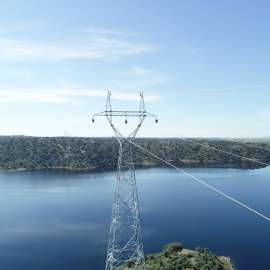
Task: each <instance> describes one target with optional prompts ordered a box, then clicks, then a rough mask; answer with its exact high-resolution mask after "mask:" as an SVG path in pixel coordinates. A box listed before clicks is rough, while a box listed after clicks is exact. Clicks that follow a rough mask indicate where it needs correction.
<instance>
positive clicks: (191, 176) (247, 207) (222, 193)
mask: <svg viewBox="0 0 270 270" xmlns="http://www.w3.org/2000/svg"><path fill="white" fill-rule="evenodd" d="M119 135H120V136H121V137H122V138H123V139H124V140H126V141H128V142H129V143H131V144H132V145H134V146H136V147H137V148H139V149H141V150H143V151H144V152H146V153H148V154H149V155H151V156H153V157H155V158H157V159H159V160H160V161H162V162H164V163H166V164H167V165H169V166H171V167H172V168H174V169H176V170H178V171H180V172H182V173H184V174H185V175H187V176H189V177H190V178H193V179H194V180H196V181H198V182H200V183H201V184H203V185H205V186H207V187H209V188H211V189H212V190H214V191H216V192H218V193H219V194H221V195H223V196H224V197H226V198H228V199H230V200H232V201H233V202H235V203H237V204H239V205H241V206H243V207H245V208H246V209H248V210H250V211H252V212H253V213H255V214H257V215H259V216H261V217H263V218H264V219H266V220H268V221H270V218H268V217H266V216H265V215H263V214H261V213H259V212H257V211H256V210H254V209H252V208H251V207H249V206H247V205H245V204H243V203H241V202H239V201H238V200H236V199H234V198H232V197H230V196H229V195H227V194H225V193H224V192H222V191H220V190H218V189H216V188H214V187H212V186H211V185H209V184H207V183H205V182H203V181H202V180H200V179H198V178H197V177H195V176H193V175H191V174H189V173H187V172H185V171H184V170H182V169H180V168H177V167H176V166H174V165H173V164H171V163H169V162H168V161H166V160H164V159H162V158H160V157H158V156H157V155H155V154H153V153H151V152H150V151H148V150H146V149H145V148H143V147H141V146H139V145H138V144H136V143H134V142H132V141H130V140H128V139H127V138H126V137H124V136H123V135H122V134H121V133H119Z"/></svg>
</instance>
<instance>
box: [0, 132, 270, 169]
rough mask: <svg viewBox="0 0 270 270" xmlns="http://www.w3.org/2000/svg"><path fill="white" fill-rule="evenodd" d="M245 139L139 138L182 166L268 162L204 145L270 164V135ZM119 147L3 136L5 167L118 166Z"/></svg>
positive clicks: (111, 141)
mask: <svg viewBox="0 0 270 270" xmlns="http://www.w3.org/2000/svg"><path fill="white" fill-rule="evenodd" d="M242 142H244V143H239V142H234V141H228V140H222V139H189V141H185V140H182V139H177V138H161V139H160V138H139V139H136V140H135V143H137V144H138V145H140V146H141V147H143V148H145V149H147V150H148V151H150V152H153V153H154V154H156V155H157V156H159V157H161V158H162V159H165V160H167V161H169V162H171V163H173V164H175V165H177V166H183V164H184V166H198V164H199V166H201V165H205V166H219V164H220V163H225V164H231V166H233V167H236V168H241V169H255V168H261V167H265V166H264V165H260V164H257V163H255V162H243V159H241V158H239V157H236V156H232V155H229V154H226V153H224V152H220V151H216V150H214V149H211V148H207V147H204V146H202V145H200V144H203V145H207V146H211V147H214V148H217V149H220V150H224V151H227V152H232V153H234V154H236V155H240V156H244V157H248V158H251V159H258V160H260V161H262V162H265V163H270V151H269V150H266V149H270V141H269V140H252V141H247V140H246V139H243V140H242ZM198 143H199V144H198ZM250 143H251V144H252V145H254V146H257V147H254V146H251V145H250ZM118 151H119V145H118V142H117V140H116V139H115V138H79V137H26V136H0V170H1V171H10V170H42V169H51V168H62V169H70V170H93V169H105V168H116V165H117V158H118ZM133 152H134V161H135V166H136V167H149V166H164V164H163V163H162V162H161V161H160V160H157V159H156V158H154V157H152V156H150V155H149V154H147V153H146V152H144V151H142V150H140V149H138V148H137V147H135V146H134V147H133ZM192 164H193V165H192Z"/></svg>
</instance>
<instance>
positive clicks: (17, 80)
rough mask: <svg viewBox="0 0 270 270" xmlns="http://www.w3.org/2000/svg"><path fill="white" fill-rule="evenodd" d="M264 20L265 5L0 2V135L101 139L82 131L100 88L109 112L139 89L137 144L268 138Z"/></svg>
mask: <svg viewBox="0 0 270 270" xmlns="http://www.w3.org/2000/svg"><path fill="white" fill-rule="evenodd" d="M269 14H270V1H268V0H253V1H250V0H237V1H235V0H226V1H218V0H204V1H202V0H170V1H165V0H162V1H161V0H133V1H132V0H129V1H127V0H114V1H112V0H107V1H105V0H98V1H96V0H95V1H92V0H76V1H75V0H46V1H45V0H38V1H37V0H23V1H22V0H8V1H2V3H1V8H0V124H1V131H0V135H33V136H64V135H65V133H67V134H69V135H71V136H85V137H92V136H106V137H107V136H112V135H113V133H112V131H111V129H110V127H109V125H108V123H107V122H106V119H105V118H98V119H97V118H96V123H95V124H92V123H91V118H92V115H93V114H95V113H98V112H101V111H104V110H105V103H106V94H107V91H111V92H112V96H111V97H112V109H113V110H137V109H138V108H139V94H138V92H144V96H145V101H146V110H147V111H148V112H150V113H153V114H156V115H157V116H158V118H159V124H155V123H154V119H152V118H148V119H146V120H145V122H144V125H143V126H142V129H141V130H140V132H139V134H138V135H139V136H145V137H264V136H270V108H269V100H270V99H269V97H270V77H269V70H270V36H269V26H270V17H269ZM254 86H262V87H254ZM119 121H120V122H119ZM119 121H116V122H115V123H119V125H120V126H119V129H120V130H121V131H122V130H123V131H125V132H128V130H127V128H128V129H132V128H134V127H135V126H134V125H136V124H135V123H134V121H131V122H130V123H129V124H128V125H125V124H123V122H124V119H121V120H119ZM125 132H124V133H125Z"/></svg>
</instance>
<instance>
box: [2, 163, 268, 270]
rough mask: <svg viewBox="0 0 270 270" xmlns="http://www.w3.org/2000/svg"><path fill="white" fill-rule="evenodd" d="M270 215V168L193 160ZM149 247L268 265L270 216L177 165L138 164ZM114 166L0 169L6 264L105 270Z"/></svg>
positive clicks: (249, 268) (241, 266)
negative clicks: (176, 246)
mask: <svg viewBox="0 0 270 270" xmlns="http://www.w3.org/2000/svg"><path fill="white" fill-rule="evenodd" d="M186 171H187V172H189V173H191V174H192V175H194V176H196V177H198V178H200V179H201V180H203V181H205V182H207V183H208V184H210V185H213V186H214V187H216V188H218V189H220V190H222V191H223V192H225V193H227V194H228V195H230V196H232V197H234V198H236V199H237V200H240V201H241V202H242V203H245V204H247V205H248V206H250V207H252V208H254V209H255V210H257V211H259V212H261V213H262V214H264V215H266V216H268V217H269V216H270V196H269V191H270V168H265V169H259V170H246V171H243V170H235V169H215V168H210V169H209V168H208V169H207V168H187V169H186ZM136 178H137V186H138V193H139V202H140V210H141V220H142V229H143V236H144V249H145V253H156V252H160V251H162V249H163V246H164V245H165V244H168V243H171V242H174V241H177V242H178V241H179V242H182V243H183V244H184V246H185V248H188V249H195V248H196V247H197V246H200V247H208V248H209V249H210V250H211V251H212V252H213V253H215V254H217V255H226V256H230V257H231V258H232V260H233V262H234V264H235V266H236V269H237V270H255V269H256V270H266V269H270V263H269V254H270V233H269V232H270V222H269V221H267V220H265V219H263V218H262V217H259V216H257V215H256V214H254V213H252V212H250V211H248V210H247V209H245V208H243V207H241V206H239V205H237V204H235V203H233V202H232V201H230V200H228V199H227V198H225V197H223V196H221V195H220V194H218V193H216V192H214V191H213V190H211V189H209V188H207V187H205V186H204V185H202V184H200V183H198V182H196V181H195V180H193V179H191V178H188V177H187V176H185V175H183V174H181V173H179V172H177V171H176V170H174V169H166V168H153V169H141V170H137V171H136ZM114 182H115V172H103V173H70V172H63V171H42V172H15V173H14V172H13V173H0V187H1V188H0V269H1V270H17V269H20V270H21V269H27V270H36V269H38V270H54V269H55V270H56V269H58V270H59V269H65V270H104V268H105V259H106V249H107V239H108V233H109V226H110V216H111V208H112V198H113V190H114Z"/></svg>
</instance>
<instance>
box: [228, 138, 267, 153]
mask: <svg viewBox="0 0 270 270" xmlns="http://www.w3.org/2000/svg"><path fill="white" fill-rule="evenodd" d="M224 140H226V141H231V142H236V143H242V144H245V145H248V146H252V147H256V148H259V149H262V150H267V151H270V149H269V148H264V147H260V146H258V145H254V144H251V143H247V142H241V141H236V140H232V139H224Z"/></svg>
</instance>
